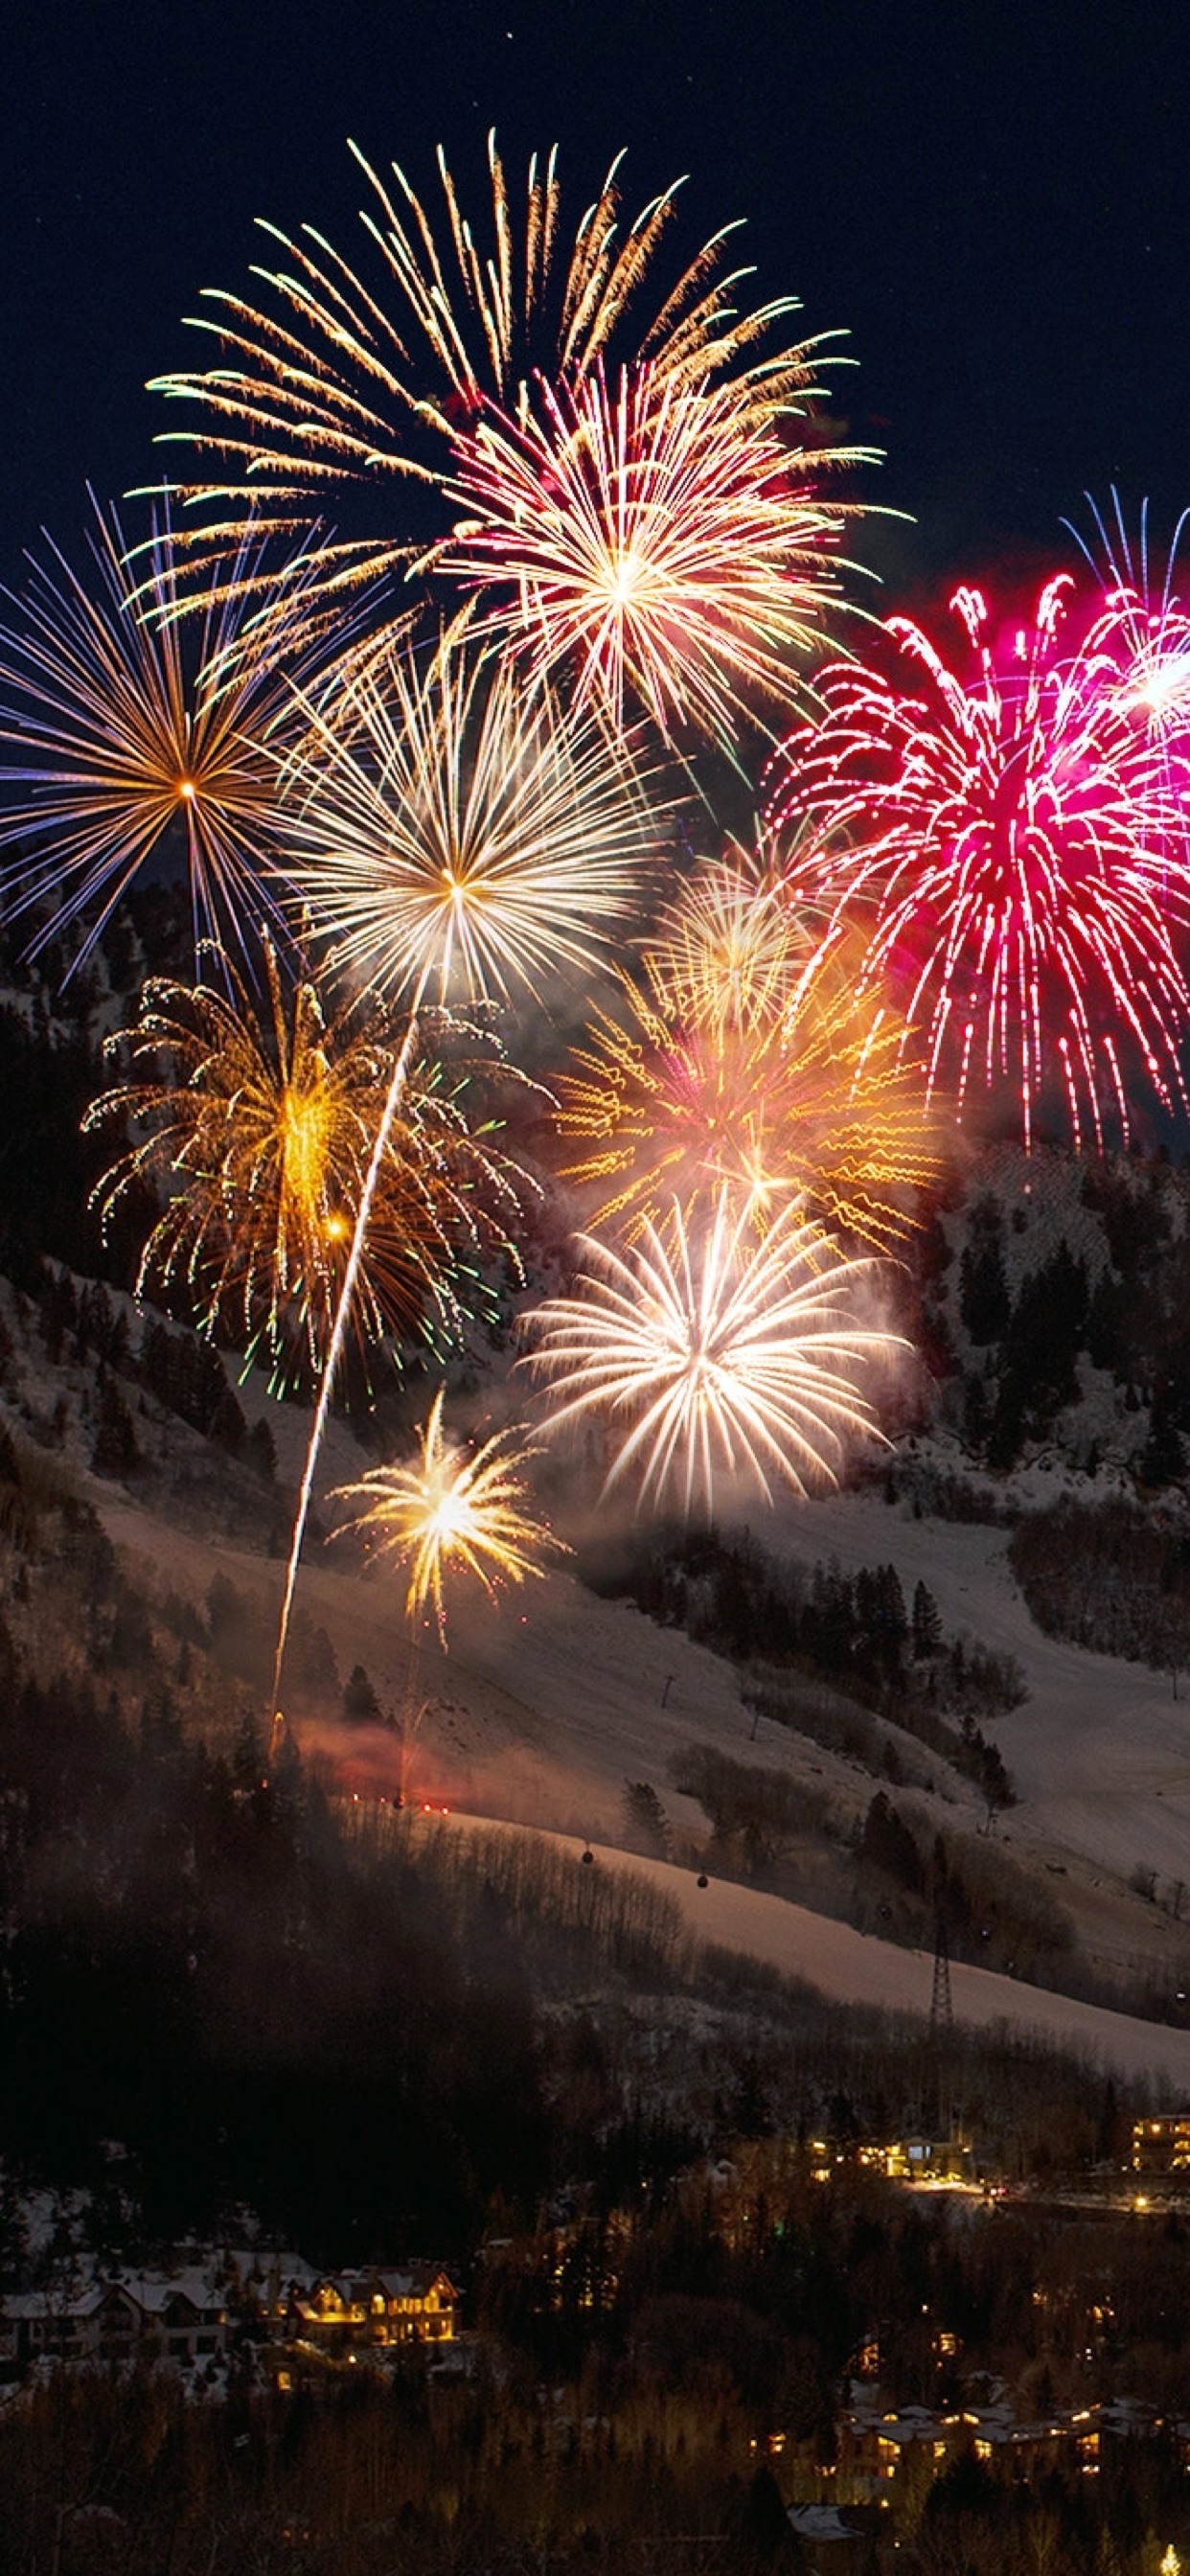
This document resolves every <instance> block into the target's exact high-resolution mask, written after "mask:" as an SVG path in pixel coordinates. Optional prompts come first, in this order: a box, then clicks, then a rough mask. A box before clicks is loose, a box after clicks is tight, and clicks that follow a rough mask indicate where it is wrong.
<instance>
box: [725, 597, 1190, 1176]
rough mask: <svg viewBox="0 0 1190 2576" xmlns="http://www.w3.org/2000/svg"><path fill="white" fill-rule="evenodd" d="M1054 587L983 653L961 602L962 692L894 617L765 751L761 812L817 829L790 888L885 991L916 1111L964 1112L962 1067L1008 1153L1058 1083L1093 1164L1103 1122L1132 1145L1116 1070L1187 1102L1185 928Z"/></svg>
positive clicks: (1169, 810) (1166, 864) (1129, 770)
mask: <svg viewBox="0 0 1190 2576" xmlns="http://www.w3.org/2000/svg"><path fill="white" fill-rule="evenodd" d="M1069 587H1070V583H1069V577H1068V576H1059V577H1058V578H1057V579H1056V580H1054V581H1052V582H1050V583H1049V584H1047V586H1046V588H1045V589H1044V590H1043V592H1042V594H1041V597H1040V600H1039V602H1038V606H1037V610H1036V614H1035V616H1034V618H1033V620H1032V622H1031V623H1030V624H1029V625H1028V626H1026V625H1024V624H1023V623H1019V624H1017V625H1015V626H1013V627H1010V628H1009V630H1008V632H1007V636H1006V637H1003V638H1001V639H999V640H998V641H990V640H989V638H988V634H987V628H988V622H989V621H988V610H987V606H986V603H985V601H984V599H983V598H982V596H981V595H980V593H979V592H977V591H973V590H970V589H964V590H960V591H959V592H958V593H957V594H956V597H955V601H954V603H953V604H954V606H955V607H956V609H957V610H958V612H959V615H960V617H961V619H962V621H963V624H964V626H965V628H966V631H967V635H968V639H969V642H970V645H971V648H972V653H973V661H974V668H973V673H972V676H971V677H970V678H968V679H964V678H962V677H960V676H959V675H958V673H956V672H955V671H954V670H953V669H952V668H951V667H950V665H949V664H948V663H947V661H946V660H945V659H944V657H943V655H942V654H941V652H940V651H939V650H938V649H937V647H936V646H935V645H934V644H933V643H932V642H931V641H930V638H929V637H928V636H927V635H926V634H924V633H923V631H922V630H921V628H920V627H917V626H915V625H913V624H911V623H910V622H909V621H908V620H907V619H904V618H890V619H889V620H888V622H887V625H886V627H885V629H884V632H885V634H886V636H887V637H888V640H889V645H890V648H891V657H892V667H891V669H890V670H886V669H884V668H883V667H867V668H865V667H864V666H862V665H853V666H843V665H838V666H836V667H833V668H832V669H831V670H830V671H827V672H825V673H821V674H819V676H818V679H817V681H816V687H817V690H818V694H819V696H820V697H821V699H822V701H823V705H824V708H825V720H824V722H823V723H822V725H821V726H820V727H819V728H817V729H816V730H815V729H811V728H810V727H809V726H804V727H802V728H801V729H800V730H799V731H798V732H795V733H794V734H793V735H792V736H791V737H790V739H789V741H788V742H787V743H786V744H785V745H784V746H783V747H782V750H781V752H780V753H779V754H778V756H777V760H776V762H775V764H774V783H773V785H772V789H771V794H770V799H769V807H768V815H769V821H770V824H771V825H772V826H773V827H774V828H779V826H780V822H781V819H782V815H783V812H784V810H785V808H786V806H787V805H790V806H791V807H792V808H793V810H794V811H797V812H805V813H808V814H809V816H810V817H811V819H812V821H813V823H814V824H815V826H816V827H817V830H818V833H819V836H820V837H819V840H818V842H817V843H816V844H815V849H814V855H813V860H812V863H811V866H810V868H809V871H808V876H807V887H808V891H809V892H810V894H811V895H812V896H813V898H814V899H815V900H816V901H818V902H819V903H820V904H822V903H824V902H825V903H826V904H827V905H828V906H829V907H830V908H831V912H832V925H833V928H834V929H835V930H837V929H838V927H839V926H840V925H841V924H842V923H844V922H846V921H849V920H850V921H858V922H860V923H862V924H863V925H864V932H865V954H864V962H863V978H864V980H865V981H866V982H868V983H870V984H871V985H872V986H873V987H875V986H877V985H884V986H887V987H889V988H890V989H891V991H892V993H893V995H894V997H895V998H896V1000H897V1003H898V1007H899V1008H900V1010H901V1012H902V1015H903V1019H904V1023H905V1026H906V1029H907V1031H908V1033H909V1036H910V1037H911V1038H912V1039H914V1040H916V1041H917V1042H919V1043H921V1044H922V1045H923V1046H924V1050H925V1055H926V1061H927V1069H928V1085H929V1090H930V1093H931V1095H933V1094H935V1093H941V1092H943V1091H944V1090H949V1091H950V1092H952V1094H953V1097H954V1099H955V1104H956V1107H957V1110H958V1112H959V1114H960V1116H961V1114H962V1111H963V1108H964V1105H965V1102H966V1099H967V1095H968V1092H969V1089H970V1086H971V1083H972V1080H973V1078H974V1076H975V1074H976V1072H977V1071H982V1075H983V1079H984V1081H985V1083H986V1084H987V1085H988V1086H989V1087H994V1086H995V1085H997V1084H998V1083H1000V1082H1001V1081H1003V1080H1005V1079H1010V1080H1011V1081H1012V1082H1013V1084H1014V1086H1015V1090H1016V1095H1017V1100H1018V1106H1019V1116H1020V1120H1021V1127H1022V1131H1023V1136H1024V1141H1025V1144H1026V1146H1028V1144H1029V1143H1030V1141H1031V1139H1032V1135H1033V1131H1034V1126H1035V1122H1036V1116H1037V1110H1038V1104H1039V1099H1040V1096H1041V1094H1042V1092H1043V1090H1044V1087H1045V1085H1046V1084H1047V1082H1048V1081H1049V1080H1050V1079H1051V1078H1056V1080H1057V1082H1058V1083H1059V1085H1060V1088H1061V1091H1062V1093H1063V1094H1064V1098H1065V1109H1066V1115H1067V1118H1068V1120H1069V1125H1070V1129H1071V1134H1072V1138H1073V1141H1074V1145H1075V1148H1076V1150H1077V1149H1079V1148H1080V1147H1081V1144H1082V1140H1083V1125H1084V1120H1085V1121H1086V1122H1087V1123H1088V1124H1089V1127H1090V1130H1091V1134H1092V1136H1093V1138H1094V1141H1095V1144H1096V1147H1097V1148H1098V1149H1100V1150H1101V1149H1102V1144H1103V1133H1104V1115H1105V1110H1106V1109H1107V1108H1108V1107H1109V1106H1110V1108H1111V1109H1112V1110H1114V1112H1115V1114H1116V1116H1117V1117H1118V1119H1119V1122H1120V1127H1121V1131H1122V1133H1123V1136H1124V1138H1125V1141H1127V1138H1128V1135H1129V1114H1128V1101H1127V1092H1126V1087H1125V1067H1124V1062H1123V1061H1122V1055H1126V1054H1128V1053H1135V1054H1136V1055H1137V1056H1139V1058H1140V1061H1141V1063H1142V1065H1143V1067H1144V1071H1145V1074H1146V1076H1147V1078H1148V1081H1149V1082H1150V1084H1151V1086H1152V1089H1153V1091H1154V1092H1155V1094H1156V1096H1157V1098H1158V1100H1159V1101H1160V1102H1161V1103H1162V1104H1163V1106H1164V1107H1166V1108H1167V1109H1168V1108H1171V1107H1173V1106H1174V1105H1175V1104H1177V1103H1182V1104H1183V1105H1185V1103H1186V1091H1185V1086H1184V1079H1183V1074H1182V1068H1181V1062H1180V1051H1179V1040H1180V1036H1181V1033H1182V1032H1183V1031H1184V1030H1185V1028H1186V1027H1187V1025H1190V987H1188V986H1187V982H1186V978H1185V975H1184V972H1183V969H1182V966H1181V964H1180V962H1179V959H1178V956H1177V953H1176V950H1175V947H1174V943H1173V939H1172V937H1171V931H1170V920H1173V921H1174V922H1176V923H1178V924H1185V923H1186V922H1187V921H1190V868H1188V865H1187V850H1186V842H1185V835H1184V829H1183V827H1182V823H1181V817H1180V813H1179V809H1178V805H1177V802H1176V800H1175V799H1173V798H1171V796H1170V795H1169V793H1168V790H1167V784H1166V780H1165V777H1164V774H1163V767H1162V764H1161V762H1160V761H1159V760H1157V759H1155V757H1154V751H1153V744H1152V740H1151V737H1150V731H1149V728H1148V727H1147V726H1146V725H1145V724H1143V723H1138V722H1137V720H1136V711H1135V706H1132V707H1131V708H1130V707H1129V706H1128V705H1127V704H1126V703H1125V697H1126V692H1125V691H1123V690H1122V688H1121V685H1120V669H1119V662H1118V659H1116V658H1113V655H1112V653H1111V652H1110V651H1108V650H1107V649H1106V646H1105V640H1104V635H1103V632H1102V629H1101V627H1100V626H1094V627H1092V628H1091V630H1090V632H1089V633H1088V635H1087V636H1086V637H1085V638H1084V639H1083V641H1082V642H1081V643H1076V644H1075V645H1073V646H1071V647H1069V648H1067V649H1065V650H1063V649H1061V647H1060V644H1059V634H1060V628H1061V624H1062V618H1063V614H1064V609H1065V604H1066V597H1065V595H1066V593H1067V591H1068V589H1069ZM801 890H802V889H801V887H800V885H799V874H798V870H797V868H796V867H795V868H794V869H793V870H792V871H791V872H790V877H789V891H790V895H791V898H796V896H797V895H798V893H799V891H801ZM1167 914H1168V916H1169V919H1167V917H1166V916H1167Z"/></svg>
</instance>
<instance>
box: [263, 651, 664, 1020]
mask: <svg viewBox="0 0 1190 2576" xmlns="http://www.w3.org/2000/svg"><path fill="white" fill-rule="evenodd" d="M289 783H290V799H291V802H290V829H289V848H290V862H289V865H290V873H291V875H292V877H293V879H294V882H295V884H296V886H297V888H298V891H299V894H300V897H301V900H302V902H303V904H304V905H306V906H308V907H309V910H310V912H311V914H312V915H313V917H314V919H315V921H316V923H317V924H318V927H319V929H320V930H321V931H322V932H323V933H325V935H326V936H327V937H328V938H329V939H330V940H331V942H332V943H333V945H334V949H335V953H336V956H337V957H338V959H339V961H340V963H341V964H342V965H343V967H344V968H345V969H346V970H347V971H348V972H349V973H350V974H351V975H352V976H354V977H356V978H358V979H359V980H361V981H362V982H364V983H367V984H368V985H370V986H372V987H373V988H375V989H376V990H377V991H380V992H383V993H385V994H392V995H403V994H407V993H409V992H411V991H414V990H416V991H417V993H418V994H421V993H424V992H426V991H437V993H438V994H439V995H440V996H441V997H442V998H443V999H450V998H452V997H454V996H457V995H459V994H462V995H464V996H465V997H466V998H467V999H474V998H475V997H476V996H477V995H493V996H496V997H498V998H500V999H509V998H512V997H513V996H516V995H523V994H524V993H526V992H528V993H530V994H536V993H539V992H540V990H541V987H542V985H543V983H544V982H546V981H547V980H551V979H553V978H556V977H557V976H558V975H559V974H563V973H566V972H573V971H575V970H577V971H579V972H581V973H584V974H586V973H588V972H589V971H590V969H591V968H592V967H593V966H596V965H598V964H599V963H600V962H601V960H602V958H603V957H604V956H605V954H606V950H607V947H608V944H609V941H610V940H611V939H612V937H613V936H614V934H615V933H616V932H618V931H622V929H623V928H624V927H625V925H626V923H627V921H628V919H629V917H630V912H631V902H632V897H633V894H634V892H635V888H636V885H637V882H638V880H639V878H640V875H641V872H642V870H643V867H644V864H645V862H646V860H647V859H648V858H649V857H650V856H651V854H652V851H653V847H654V841H655V836H656V830H657V825H656V821H655V817H654V815H653V814H652V813H650V811H649V810H648V809H647V808H646V806H645V804H644V802H643V797H642V792H641V785H640V783H639V781H638V780H637V779H635V778H634V777H633V776H632V775H631V774H630V773H629V771H628V770H627V768H626V766H625V763H624V760H623V759H622V758H617V757H616V756H614V754H613V752H612V751H611V749H610V748H609V746H608V744H607V742H606V741H605V739H604V738H603V735H602V733H601V731H600V728H599V727H598V725H596V724H595V723H593V722H591V721H587V722H583V721H581V720H580V721H578V722H574V721H570V722H567V721H565V720H564V719H563V718H562V716H561V715H560V713H559V711H558V709H557V708H556V707H555V706H554V705H553V704H552V703H551V701H550V699H549V698H548V696H546V695H544V694H542V693H534V694H532V695H530V694H528V693H527V692H526V690H525V689H524V687H523V685H522V683H521V681H520V680H519V678H518V676H517V674H516V672H515V671H514V670H513V668H512V667H511V666H510V665H509V664H508V663H506V662H503V661H497V660H496V659H495V658H493V657H492V656H490V655H485V654H483V653H482V652H477V651H476V650H475V648H474V647H473V646H471V645H469V644H468V643H467V642H466V641H465V640H460V639H459V638H454V639H450V640H445V641H444V642H443V643H442V644H441V646H440V648H439V650H438V652H437V653H436V654H435V655H434V657H433V658H432V659H431V660H429V661H426V660H424V659H422V658H419V657H418V656H416V655H415V654H413V653H412V652H410V651H408V650H406V649H399V650H398V649H394V650H392V651H390V652H389V653H388V654H386V655H385V656H384V657H383V658H382V659H380V660H378V661H374V662H373V663H372V664H370V665H369V666H368V667H367V668H366V669H363V670H360V671H357V672H355V673H353V674H350V675H348V677H347V678H346V679H345V680H344V682H343V685H342V688H341V690H340V692H339V694H338V696H337V698H336V699H335V700H334V701H333V702H332V703H331V704H330V706H329V709H328V711H327V712H325V713H323V714H321V715H319V716H318V717H316V718H315V719H314V721H313V723H312V726H311V730H310V733H309V735H308V738H307V745H306V749H305V750H304V752H303V754H302V756H301V757H300V759H299V760H297V761H296V762H295V763H294V766H293V770H292V773H291V777H290V782H289Z"/></svg>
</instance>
